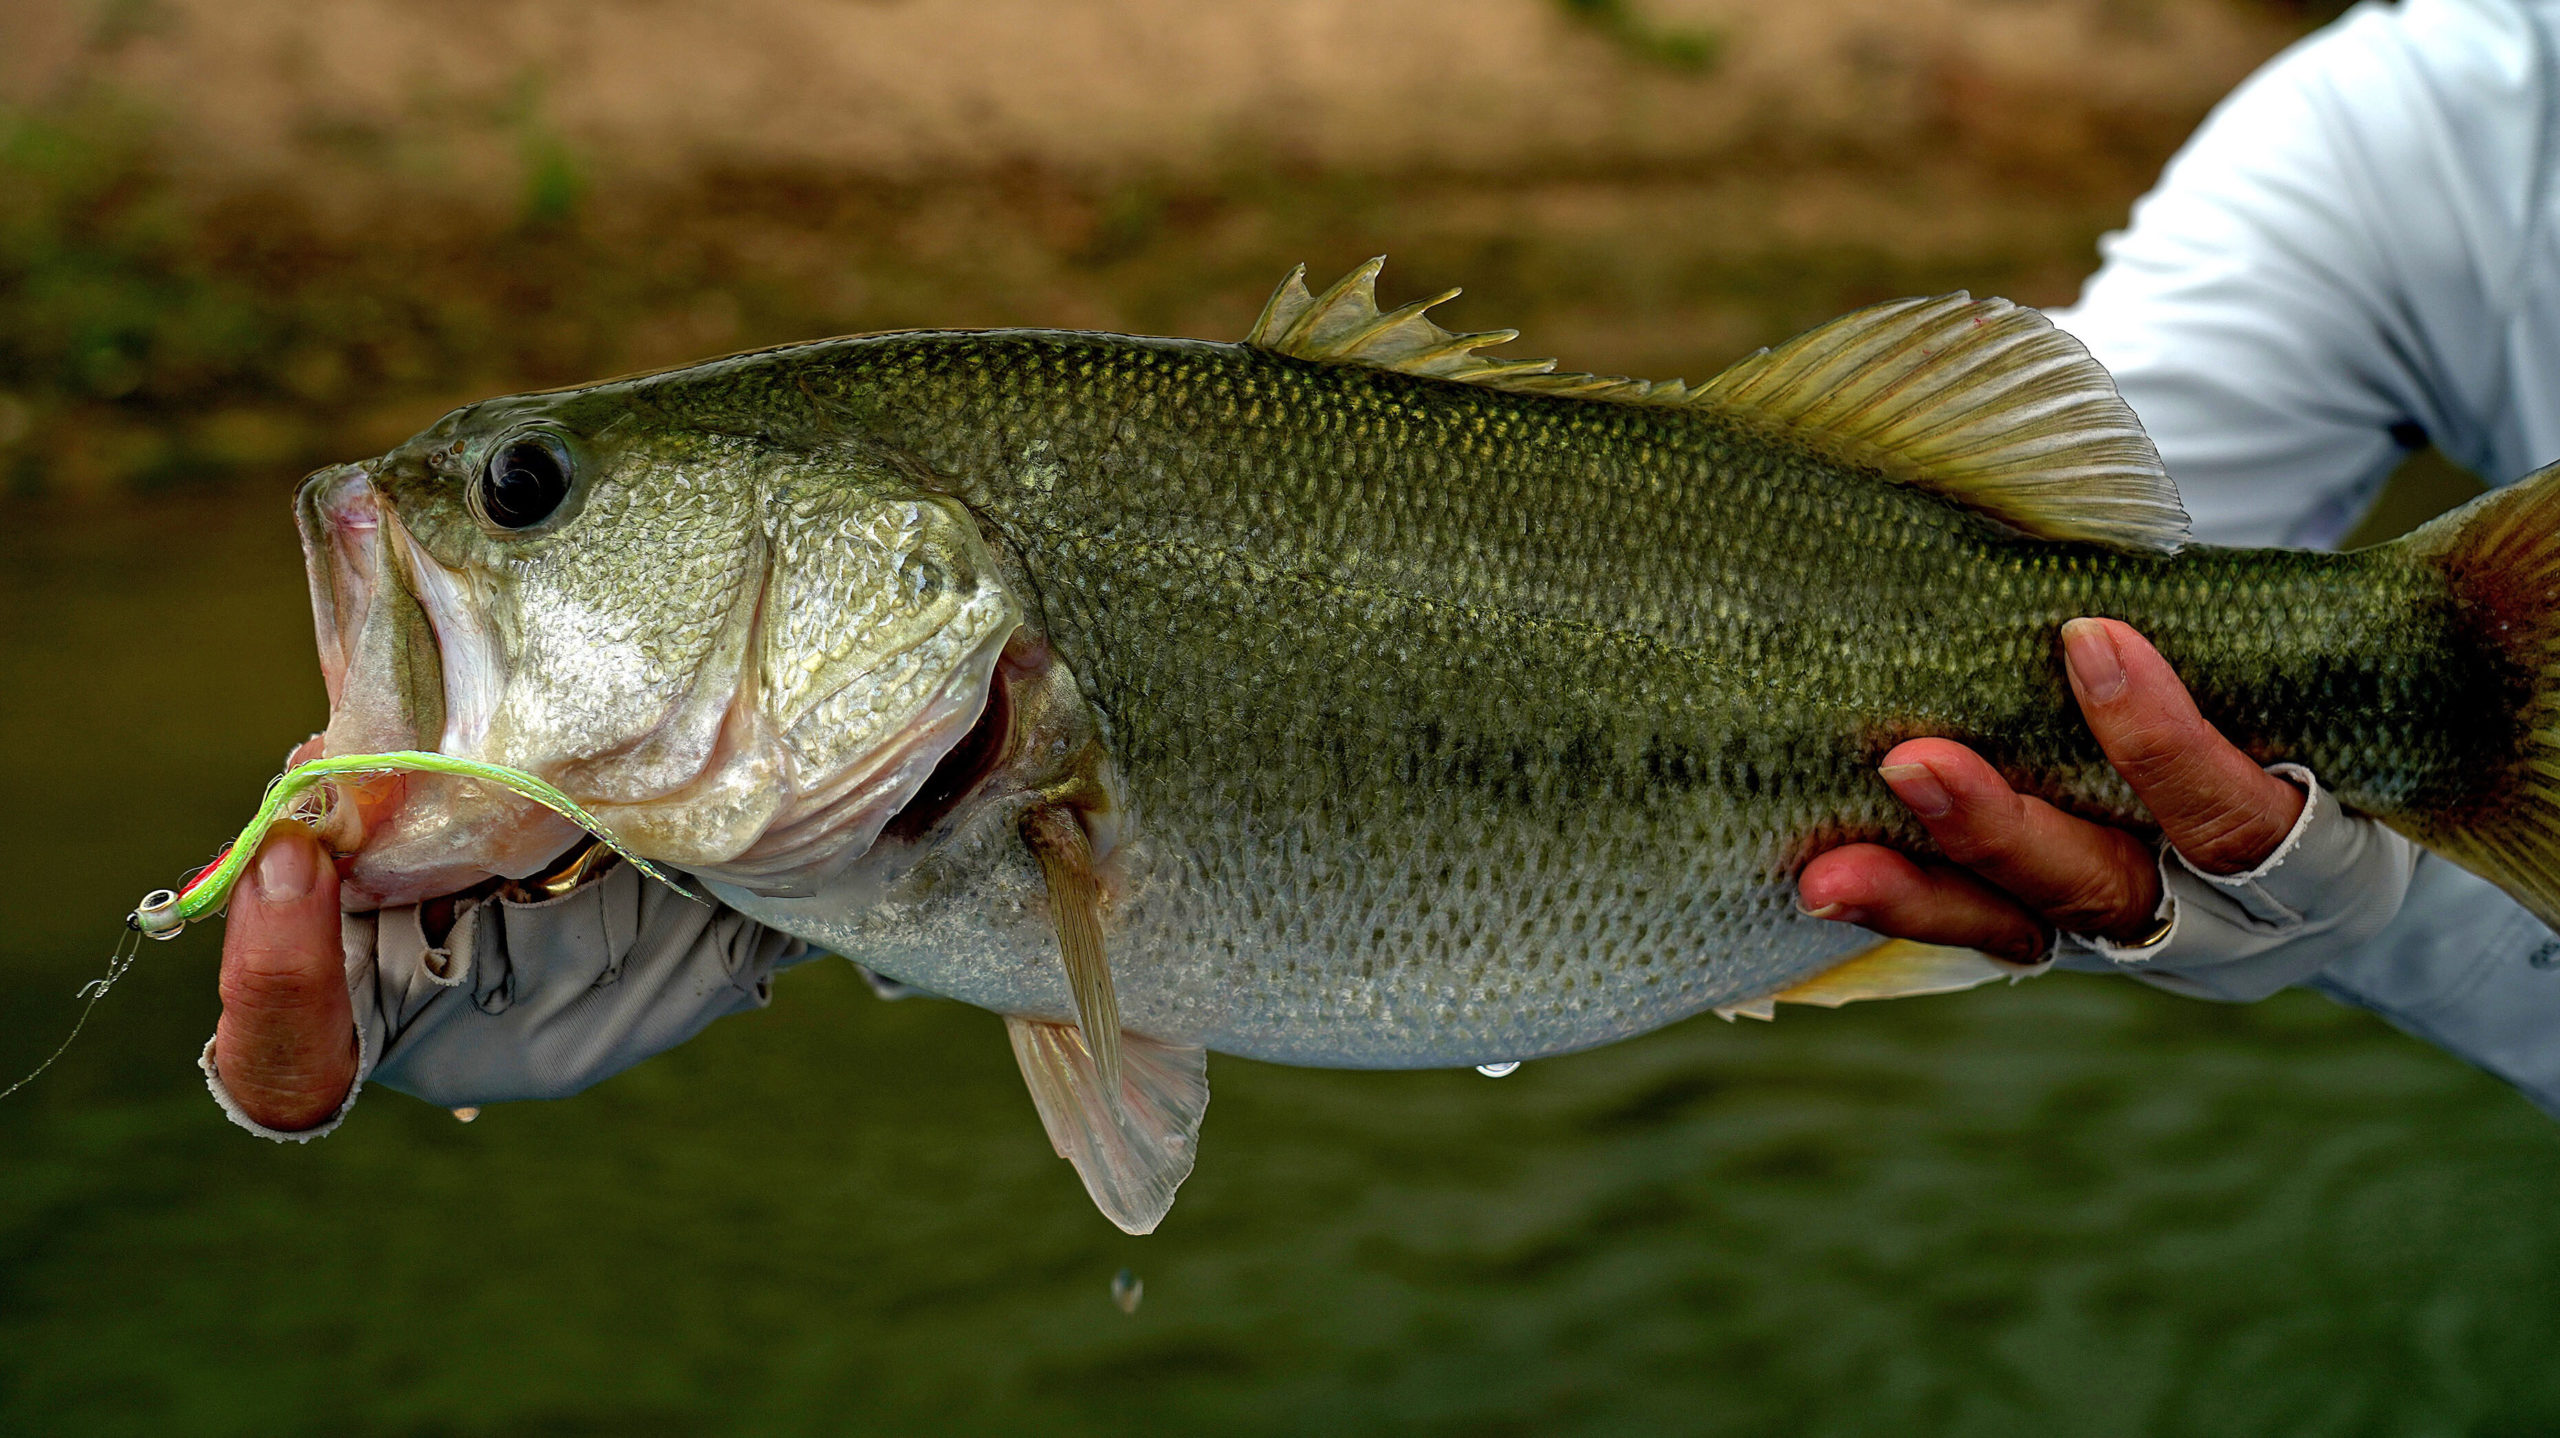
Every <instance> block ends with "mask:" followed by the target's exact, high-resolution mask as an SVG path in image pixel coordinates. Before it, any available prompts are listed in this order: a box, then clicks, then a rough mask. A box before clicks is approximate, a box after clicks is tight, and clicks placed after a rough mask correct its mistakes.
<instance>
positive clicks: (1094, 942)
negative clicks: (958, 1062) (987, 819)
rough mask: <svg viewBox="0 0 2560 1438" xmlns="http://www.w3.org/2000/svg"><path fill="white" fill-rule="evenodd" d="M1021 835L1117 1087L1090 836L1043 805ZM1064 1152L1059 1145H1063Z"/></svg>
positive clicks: (1111, 1084)
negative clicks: (1035, 861)
mask: <svg viewBox="0 0 2560 1438" xmlns="http://www.w3.org/2000/svg"><path fill="white" fill-rule="evenodd" d="M1022 837H1023V840H1024V842H1026V843H1028V844H1030V846H1031V852H1032V853H1033V854H1034V855H1036V856H1038V858H1039V860H1040V877H1041V878H1042V879H1044V880H1046V881H1047V883H1048V885H1049V915H1050V920H1051V922H1052V923H1053V924H1054V925H1055V926H1056V928H1057V931H1058V956H1059V957H1060V958H1061V959H1063V960H1065V961H1066V966H1067V990H1068V992H1069V993H1071V994H1073V995H1074V997H1075V1001H1076V1022H1077V1023H1078V1025H1080V1026H1081V1027H1082V1028H1083V1029H1084V1037H1085V1044H1086V1046H1087V1047H1088V1048H1090V1049H1091V1050H1092V1052H1093V1063H1094V1068H1095V1070H1096V1072H1098V1073H1099V1074H1100V1075H1101V1078H1102V1090H1101V1091H1102V1092H1103V1093H1104V1094H1105V1095H1110V1094H1116V1093H1118V1092H1119V1091H1120V995H1119V993H1118V992H1117V991H1116V990H1114V989H1113V988H1112V986H1111V960H1110V958H1109V957H1108V956H1107V955H1105V954H1104V953H1103V950H1102V887H1101V885H1099V884H1097V883H1096V882H1094V877H1093V841H1092V840H1090V839H1088V838H1087V837H1085V832H1084V825H1083V824H1081V823H1079V822H1077V820H1076V816H1075V815H1074V813H1072V812H1071V811H1069V810H1067V809H1063V808H1058V807H1055V806H1047V807H1042V808H1038V809H1034V810H1032V811H1031V812H1030V813H1028V814H1026V815H1024V816H1023V820H1022ZM1062 1151H1063V1150H1062Z"/></svg>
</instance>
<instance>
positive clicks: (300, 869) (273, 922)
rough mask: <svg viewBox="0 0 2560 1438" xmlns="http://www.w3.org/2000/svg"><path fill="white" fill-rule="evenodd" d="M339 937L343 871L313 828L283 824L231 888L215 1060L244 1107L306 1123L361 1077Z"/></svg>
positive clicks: (276, 1125)
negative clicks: (240, 881)
mask: <svg viewBox="0 0 2560 1438" xmlns="http://www.w3.org/2000/svg"><path fill="white" fill-rule="evenodd" d="M345 962H346V961H345V959H344V957H343V955H342V950H341V948H340V942H339V938H338V871H337V867H336V866H335V865H333V864H332V863H330V862H329V856H328V854H327V853H326V852H325V851H323V850H322V849H321V847H320V843H319V841H318V840H316V839H314V838H313V837H312V836H311V831H310V830H308V829H305V828H303V827H302V826H301V825H299V824H279V825H277V826H276V827H275V829H274V830H272V831H271V832H270V833H269V834H268V836H267V840H266V842H265V843H264V844H263V845H261V846H260V847H259V849H258V857H257V860H256V862H255V863H253V864H252V865H250V869H249V876H248V882H247V883H244V884H242V885H240V887H239V888H237V889H235V890H233V891H232V895H231V910H230V916H229V918H228V919H227V920H226V921H225V923H224V926H223V933H222V981H221V990H222V1019H221V1021H220V1022H219V1023H217V1024H216V1025H215V1026H214V1031H213V1061H214V1068H215V1070H216V1071H217V1072H219V1073H220V1074H221V1075H222V1084H223V1087H224V1088H227V1089H229V1090H230V1091H231V1096H232V1098H234V1099H235V1100H237V1101H238V1102H239V1104H240V1107H241V1110H242V1111H243V1112H245V1113H247V1114H248V1115H249V1117H251V1118H253V1119H256V1120H257V1121H258V1122H259V1123H262V1124H264V1125H266V1126H267V1127H269V1128H272V1129H280V1130H288V1131H289V1130H293V1129H301V1128H309V1127H311V1126H313V1125H314V1124H317V1123H320V1122H322V1121H324V1120H325V1119H327V1118H328V1117H329V1115H330V1114H332V1113H334V1112H336V1111H337V1107H338V1105H339V1104H340V1103H341V1102H343V1101H344V1100H345V1098H346V1096H347V1090H348V1089H349V1088H350V1087H352V1086H353V1085H354V1084H355V1078H356V1048H355V1010H354V1007H353V1005H352V1004H351V1003H349V1001H348V998H347V981H346V972H345Z"/></svg>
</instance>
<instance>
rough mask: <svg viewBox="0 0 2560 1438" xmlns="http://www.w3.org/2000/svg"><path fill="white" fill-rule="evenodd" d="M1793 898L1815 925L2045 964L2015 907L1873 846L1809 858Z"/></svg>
mask: <svg viewBox="0 0 2560 1438" xmlns="http://www.w3.org/2000/svg"><path fill="white" fill-rule="evenodd" d="M1796 897H1797V899H1798V901H1799V902H1801V903H1802V904H1803V905H1804V907H1805V912H1807V913H1809V914H1811V915H1813V916H1814V917H1815V918H1817V919H1836V920H1838V921H1840V922H1841V923H1844V924H1858V925H1862V926H1864V927H1866V928H1870V929H1873V930H1875V931H1876V932H1877V933H1880V934H1883V935H1885V936H1886V937H1888V938H1895V939H1913V940H1917V941H1918V942H1920V943H1924V944H1948V945H1952V946H1954V947H1957V948H1965V949H1979V950H1981V951H1982V952H1984V953H1986V954H1990V955H1993V956H1995V957H1997V958H2003V959H2007V960H2008V961H2009V962H2011V963H2016V964H2032V963H2035V962H2037V961H2038V960H2040V959H2042V958H2043V957H2044V951H2045V949H2046V948H2047V947H2048V946H2049V945H2050V943H2051V940H2050V937H2049V936H2048V935H2047V934H2046V932H2045V928H2044V925H2043V924H2041V923H2039V922H2038V921H2037V920H2036V919H2035V917H2034V916H2033V915H2031V914H2029V913H2028V912H2027V911H2026V910H2024V909H2022V908H2020V907H2018V904H2017V902H2016V901H2015V900H2013V899H2011V898H2009V897H2008V896H2007V895H2005V894H2002V893H1999V892H1998V891H1996V890H1994V889H1992V888H1991V887H1990V886H1989V885H1987V884H1985V883H1983V882H1982V881H1981V880H1979V879H1976V878H1974V877H1973V876H1971V875H1969V874H1966V873H1964V872H1963V871H1961V870H1958V869H1951V868H1947V867H1945V866H1944V865H1930V866H1928V867H1925V868H1924V867H1922V866H1921V865H1919V864H1915V863H1913V862H1911V860H1910V859H1909V858H1907V857H1905V856H1904V855H1902V854H1899V853H1896V852H1895V851H1894V850H1891V849H1888V848H1885V847H1883V846H1882V845H1880V844H1847V845H1843V846H1842V847H1840V848H1837V849H1833V850H1831V851H1830V852H1829V853H1826V854H1820V855H1817V856H1815V858H1814V860H1813V862H1812V863H1810V864H1807V865H1805V867H1804V873H1803V874H1802V875H1800V876H1799V877H1798V878H1797V880H1796Z"/></svg>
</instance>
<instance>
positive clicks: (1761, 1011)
mask: <svg viewBox="0 0 2560 1438" xmlns="http://www.w3.org/2000/svg"><path fill="white" fill-rule="evenodd" d="M2043 972H2044V967H2043V966H2042V965H2026V964H2004V963H2002V962H2001V961H1999V960H1998V959H1994V958H1991V957H1988V956H1987V955H1984V954H1979V953H1976V952H1975V951H1973V950H1972V949H1954V948H1948V947H1946V946H1945V945H1943V944H1922V943H1915V942H1913V941H1911V940H1909V939H1887V940H1885V941H1884V942H1883V943H1881V944H1878V945H1876V946H1875V947H1873V948H1869V949H1861V950H1859V951H1858V952H1856V953H1854V954H1851V955H1850V956H1849V957H1847V958H1845V959H1843V960H1841V961H1840V962H1839V963H1837V964H1834V965H1832V966H1831V967H1830V968H1827V969H1824V970H1823V971H1822V972H1821V973H1818V974H1816V975H1814V976H1813V977H1812V978H1809V979H1806V980H1805V981H1804V982H1802V983H1799V984H1796V985H1794V986H1793V987H1790V988H1784V989H1780V990H1779V991H1777V992H1776V993H1774V994H1763V995H1761V996H1760V997H1758V998H1756V999H1745V1000H1743V1001H1741V1002H1740V1003H1731V1004H1724V1005H1721V1006H1719V1007H1718V1008H1717V1009H1716V1014H1717V1016H1718V1017H1720V1018H1723V1019H1725V1020H1727V1021H1728V1022H1730V1021H1731V1020H1733V1019H1735V1018H1737V1017H1739V1018H1750V1019H1774V1018H1776V1017H1777V1016H1778V1005H1780V1004H1815V1005H1819V1006H1820V1007H1822V1008H1826V1009H1836V1008H1838V1007H1840V1006H1841V1005H1842V1004H1854V1003H1858V1002H1860V1001H1862V1000H1865V999H1909V998H1917V997H1919V996H1920V995H1922V994H1952V993H1955V992H1957V991H1958V990H1961V989H1969V988H1972V987H1973V986H1975V985H1976V984H1987V983H1989V982H1991V981H1992V980H1993V979H2011V980H2016V979H2023V978H2031V977H2033V976H2035V975H2037V974H2040V973H2043Z"/></svg>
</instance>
